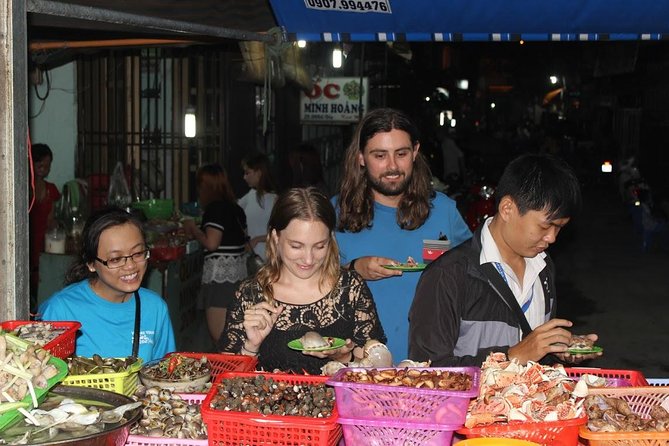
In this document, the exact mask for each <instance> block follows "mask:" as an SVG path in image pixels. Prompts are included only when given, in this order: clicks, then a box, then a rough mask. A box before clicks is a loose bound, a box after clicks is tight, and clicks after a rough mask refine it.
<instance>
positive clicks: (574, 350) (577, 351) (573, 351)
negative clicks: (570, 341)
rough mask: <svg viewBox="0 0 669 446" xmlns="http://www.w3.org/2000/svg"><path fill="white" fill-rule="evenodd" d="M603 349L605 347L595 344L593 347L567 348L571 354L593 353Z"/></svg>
mask: <svg viewBox="0 0 669 446" xmlns="http://www.w3.org/2000/svg"><path fill="white" fill-rule="evenodd" d="M603 351H604V349H603V348H602V347H598V346H596V345H594V346H592V348H570V349H569V350H567V353H569V354H570V355H588V354H591V353H600V352H603Z"/></svg>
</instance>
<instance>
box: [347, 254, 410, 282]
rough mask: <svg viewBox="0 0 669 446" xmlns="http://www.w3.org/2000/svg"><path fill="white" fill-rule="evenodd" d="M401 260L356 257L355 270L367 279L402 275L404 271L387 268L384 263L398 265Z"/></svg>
mask: <svg viewBox="0 0 669 446" xmlns="http://www.w3.org/2000/svg"><path fill="white" fill-rule="evenodd" d="M398 264H399V262H397V261H395V260H393V259H389V258H387V257H372V256H369V257H358V258H357V259H355V270H356V271H357V272H358V274H360V275H361V276H362V278H363V279H365V280H379V279H385V278H386V277H392V276H401V275H402V271H395V270H391V269H388V268H385V267H384V265H398Z"/></svg>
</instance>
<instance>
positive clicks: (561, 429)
mask: <svg viewBox="0 0 669 446" xmlns="http://www.w3.org/2000/svg"><path fill="white" fill-rule="evenodd" d="M587 419H588V418H587V417H586V416H583V417H581V418H573V419H570V420H560V421H545V422H536V423H531V422H512V423H495V424H491V425H488V426H480V427H472V428H469V429H468V428H464V427H463V428H461V429H458V430H457V432H458V433H459V434H463V435H466V436H467V438H479V437H499V438H515V439H518V440H527V441H533V442H535V443H539V444H541V445H543V446H577V445H578V431H579V428H580V427H581V426H583V425H584V424H585V423H586V421H587Z"/></svg>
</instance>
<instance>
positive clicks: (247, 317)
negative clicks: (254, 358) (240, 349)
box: [243, 302, 283, 353]
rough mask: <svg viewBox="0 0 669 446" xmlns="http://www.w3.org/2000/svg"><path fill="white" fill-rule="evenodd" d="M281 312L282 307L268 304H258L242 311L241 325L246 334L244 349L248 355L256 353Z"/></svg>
mask: <svg viewBox="0 0 669 446" xmlns="http://www.w3.org/2000/svg"><path fill="white" fill-rule="evenodd" d="M282 311H283V305H278V306H274V305H272V304H271V303H269V302H260V303H258V304H255V305H253V306H251V307H249V308H247V309H246V311H244V323H243V325H244V330H245V332H246V343H245V344H244V349H245V350H246V351H247V352H248V353H255V352H257V351H258V348H259V347H260V344H262V342H263V341H264V340H265V338H266V337H267V335H268V334H269V332H270V331H272V328H273V327H274V324H275V323H276V320H277V319H278V318H279V315H280V314H281V312H282Z"/></svg>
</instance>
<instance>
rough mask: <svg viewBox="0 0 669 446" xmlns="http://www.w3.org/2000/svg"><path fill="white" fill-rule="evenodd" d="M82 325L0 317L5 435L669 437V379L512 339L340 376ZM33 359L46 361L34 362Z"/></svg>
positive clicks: (147, 438)
mask: <svg viewBox="0 0 669 446" xmlns="http://www.w3.org/2000/svg"><path fill="white" fill-rule="evenodd" d="M78 328H79V324H78V323H77V322H59V323H50V322H30V321H7V322H3V323H1V324H0V329H1V331H0V346H2V348H0V364H1V365H2V367H1V368H2V370H3V372H2V373H0V384H2V389H3V391H2V393H1V394H0V395H1V396H0V433H1V435H0V438H2V441H3V442H4V443H2V444H10V445H12V444H34V443H38V444H80V443H77V442H78V441H89V443H81V444H101V443H99V442H100V441H102V439H103V438H107V437H113V438H116V441H117V442H116V443H115V444H123V443H125V444H126V445H130V446H147V445H159V444H179V445H190V446H204V445H207V444H210V445H214V444H215V445H237V444H247V445H263V444H282V445H284V444H285V445H308V446H312V445H314V446H335V445H340V446H341V445H345V444H348V445H367V444H374V445H421V446H423V445H428V446H444V445H449V444H455V443H458V442H461V444H462V445H463V446H464V445H467V446H475V445H480V446H483V445H492V444H494V445H509V446H516V445H518V446H521V445H524V446H529V445H535V446H536V445H545V446H555V445H560V446H578V445H587V444H589V445H592V446H599V445H602V446H604V445H615V444H626V445H632V446H633V445H646V444H657V445H661V444H666V443H667V442H668V441H669V434H668V433H667V432H666V428H665V427H664V426H666V423H667V422H669V412H667V405H668V404H669V392H667V389H669V387H663V386H652V385H649V382H648V380H647V379H646V378H645V377H644V376H643V375H642V374H641V373H640V372H637V371H633V370H608V369H597V368H583V369H579V368H564V367H563V366H561V365H556V366H544V365H540V364H538V363H534V362H532V361H530V362H528V363H527V364H526V365H521V364H519V363H518V362H517V361H515V360H511V361H509V360H507V358H506V356H505V355H504V354H503V353H492V354H490V355H489V357H488V358H487V359H486V361H485V362H484V363H483V364H482V365H481V367H437V368H435V367H429V366H426V365H425V364H423V365H419V364H414V365H413V366H409V367H406V366H402V367H375V363H374V361H375V360H376V359H378V358H375V355H374V354H370V353H371V351H372V350H369V349H367V350H366V351H365V354H366V356H365V358H366V359H367V360H369V361H372V362H370V364H368V365H371V367H355V366H352V367H344V368H340V369H339V370H338V371H336V372H334V374H332V375H330V376H328V375H321V376H318V375H301V374H294V373H282V372H281V371H274V372H271V373H269V372H261V371H255V370H254V369H255V367H256V362H257V361H256V358H255V357H253V356H245V355H229V354H213V353H193V352H190V353H184V352H181V353H169V354H168V355H166V356H165V357H164V358H162V359H158V360H154V361H150V362H148V363H143V362H142V361H141V360H138V359H137V358H133V357H127V358H102V357H99V356H97V355H96V356H94V357H93V358H83V357H79V356H76V355H74V353H75V352H74V345H75V344H74V336H75V335H76V332H77V330H78ZM376 348H378V347H376ZM35 361H38V362H39V364H40V366H39V368H35V367H32V366H31V367H27V365H28V364H29V363H31V362H33V363H34V362H35ZM33 369H34V370H33ZM41 376H44V377H45V378H46V379H45V380H42V379H41V378H40V377H41ZM26 383H28V384H27V385H26ZM657 384H661V382H659V381H658V382H657ZM63 398H69V399H67V400H63ZM37 406H39V410H36V409H35V407H37ZM77 426H79V427H77ZM58 441H65V442H64V443H58Z"/></svg>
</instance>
